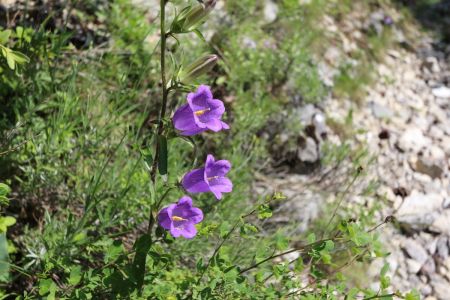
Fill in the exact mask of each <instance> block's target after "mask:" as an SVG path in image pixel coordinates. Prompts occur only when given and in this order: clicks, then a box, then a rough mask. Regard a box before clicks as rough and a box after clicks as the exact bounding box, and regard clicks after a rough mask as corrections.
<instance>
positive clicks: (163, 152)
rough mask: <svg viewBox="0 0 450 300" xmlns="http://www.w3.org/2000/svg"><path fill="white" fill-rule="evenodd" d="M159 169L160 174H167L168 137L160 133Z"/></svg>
mask: <svg viewBox="0 0 450 300" xmlns="http://www.w3.org/2000/svg"><path fill="white" fill-rule="evenodd" d="M158 149H159V150H158V151H159V157H158V170H159V174H161V175H166V174H167V139H166V137H165V136H163V135H158Z"/></svg>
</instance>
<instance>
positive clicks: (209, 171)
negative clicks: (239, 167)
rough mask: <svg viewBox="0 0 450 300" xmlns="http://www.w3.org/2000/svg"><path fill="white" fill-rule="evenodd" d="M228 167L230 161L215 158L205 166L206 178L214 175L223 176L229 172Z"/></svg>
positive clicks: (229, 167) (229, 166)
mask: <svg viewBox="0 0 450 300" xmlns="http://www.w3.org/2000/svg"><path fill="white" fill-rule="evenodd" d="M230 169H231V163H230V162H229V161H228V160H225V159H223V160H217V161H215V162H214V163H213V164H210V165H208V168H206V178H207V179H208V178H213V177H216V176H220V177H223V176H225V175H226V174H227V173H228V172H230ZM208 181H209V180H208Z"/></svg>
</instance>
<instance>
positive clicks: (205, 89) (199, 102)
mask: <svg viewBox="0 0 450 300" xmlns="http://www.w3.org/2000/svg"><path fill="white" fill-rule="evenodd" d="M210 100H212V93H211V89H210V88H209V86H207V85H200V86H199V87H198V89H197V91H196V92H195V93H189V94H188V95H187V102H188V103H189V106H190V108H191V109H192V111H199V110H204V109H208V108H209V105H208V102H209V101H210Z"/></svg>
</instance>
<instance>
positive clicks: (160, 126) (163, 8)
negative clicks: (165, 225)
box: [147, 0, 169, 236]
mask: <svg viewBox="0 0 450 300" xmlns="http://www.w3.org/2000/svg"><path fill="white" fill-rule="evenodd" d="M160 7H161V12H160V22H161V23H160V34H161V43H160V46H161V48H160V49H161V50H160V52H161V54H160V55H161V58H160V61H161V85H162V104H161V110H160V113H159V117H158V128H157V130H156V131H157V135H156V136H159V135H161V134H162V133H163V131H164V123H163V119H164V117H165V115H166V109H167V96H168V94H169V93H168V89H167V79H166V41H167V35H166V28H165V23H166V0H161V1H160ZM158 159H159V139H156V145H155V157H154V160H153V164H152V168H151V170H150V180H151V182H152V184H153V186H155V188H156V171H157V169H158ZM153 210H154V207H150V216H149V221H148V228H147V234H149V235H150V236H151V232H152V228H153V225H154V224H155V220H156V218H155V212H154V211H153Z"/></svg>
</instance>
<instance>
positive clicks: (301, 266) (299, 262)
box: [294, 257, 305, 273]
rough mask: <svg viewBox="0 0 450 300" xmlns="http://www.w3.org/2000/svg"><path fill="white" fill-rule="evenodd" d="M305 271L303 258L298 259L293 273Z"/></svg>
mask: <svg viewBox="0 0 450 300" xmlns="http://www.w3.org/2000/svg"><path fill="white" fill-rule="evenodd" d="M304 269H305V264H304V263H303V258H301V257H299V258H298V259H297V261H296V262H295V265H294V271H296V272H299V273H300V272H302V271H303V270H304Z"/></svg>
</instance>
